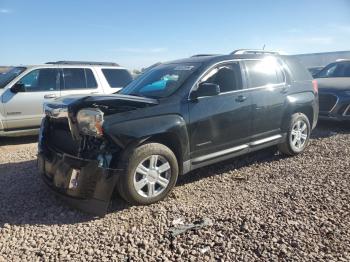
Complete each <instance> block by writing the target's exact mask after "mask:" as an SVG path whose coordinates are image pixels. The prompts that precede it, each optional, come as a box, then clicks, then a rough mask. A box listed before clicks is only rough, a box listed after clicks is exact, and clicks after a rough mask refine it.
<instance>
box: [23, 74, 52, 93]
mask: <svg viewBox="0 0 350 262" xmlns="http://www.w3.org/2000/svg"><path fill="white" fill-rule="evenodd" d="M18 83H20V84H23V85H24V91H25V92H44V91H55V90H57V89H58V70H57V69H53V68H43V69H37V70H33V71H31V72H30V73H28V74H27V75H25V76H24V77H22V78H21V80H19V81H18Z"/></svg>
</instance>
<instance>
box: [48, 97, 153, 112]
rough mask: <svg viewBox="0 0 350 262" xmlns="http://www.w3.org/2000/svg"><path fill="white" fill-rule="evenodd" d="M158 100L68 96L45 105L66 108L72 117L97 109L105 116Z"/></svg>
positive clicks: (141, 106) (151, 103)
mask: <svg viewBox="0 0 350 262" xmlns="http://www.w3.org/2000/svg"><path fill="white" fill-rule="evenodd" d="M157 104H158V100H156V99H152V98H146V97H138V96H130V95H120V94H113V95H93V96H87V95H70V96H63V97H60V98H57V99H55V100H53V101H52V102H49V103H46V105H47V106H49V107H51V108H68V110H69V111H70V112H72V113H73V114H74V115H75V114H76V113H77V111H78V110H80V109H81V108H87V107H93V108H99V109H100V110H102V111H103V112H104V113H105V114H106V115H108V114H113V113H121V112H126V111H131V110H134V109H138V108H144V107H147V106H152V105H157Z"/></svg>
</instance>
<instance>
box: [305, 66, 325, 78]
mask: <svg viewBox="0 0 350 262" xmlns="http://www.w3.org/2000/svg"><path fill="white" fill-rule="evenodd" d="M322 69H323V66H316V67H310V68H308V70H309V72H310V74H311V75H312V77H313V78H315V76H317V74H318V73H319V72H320V71H321V70H322Z"/></svg>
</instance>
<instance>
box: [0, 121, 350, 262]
mask: <svg viewBox="0 0 350 262" xmlns="http://www.w3.org/2000/svg"><path fill="white" fill-rule="evenodd" d="M21 143H24V144H21ZM0 145H1V146H0V261H10V260H12V261H13V260H15V261H16V260H17V261H25V260H27V261H35V260H38V261H43V260H45V261H46V260H82V259H84V260H87V261H92V260H102V261H109V260H115V261H121V260H128V259H129V260H132V261H147V260H149V261H156V260H157V261H161V260H164V261H167V260H178V261H180V260H190V261H213V260H225V261H229V260H242V261H254V260H259V261H260V260H269V261H270V260H294V261H305V260H313V261H322V260H323V261H332V260H333V261H350V214H349V211H350V204H349V200H350V190H349V188H350V178H349V175H350V171H349V170H350V126H349V125H345V124H342V125H340V124H336V125H335V124H334V125H333V124H322V125H321V127H319V128H318V129H317V130H315V132H314V134H313V139H312V140H311V144H310V146H309V148H308V149H307V152H305V153H304V154H303V155H301V156H297V157H293V158H284V157H282V156H280V155H279V154H273V153H272V152H271V150H265V151H262V152H259V153H255V154H252V155H249V156H245V157H241V158H239V159H235V160H230V161H226V162H224V163H220V164H216V165H213V166H210V167H208V168H203V169H200V170H197V171H195V172H192V173H191V174H189V175H187V176H185V177H182V178H181V179H180V180H179V182H178V186H177V187H176V188H175V190H174V191H173V193H172V194H171V195H170V197H168V198H167V200H166V201H163V202H161V203H157V204H154V205H151V206H147V207H135V206H128V205H127V204H126V203H125V202H123V201H122V200H120V199H116V201H115V202H114V204H113V206H112V210H111V212H110V213H109V214H107V215H106V216H105V217H104V218H97V219H96V218H93V217H90V216H88V215H86V214H83V213H80V212H79V211H76V210H74V209H71V208H69V207H68V206H67V205H66V204H65V203H63V202H62V201H61V200H60V199H58V198H56V197H55V196H54V195H53V194H51V192H50V191H49V190H48V189H47V188H46V187H45V186H44V184H43V183H42V182H41V180H40V179H39V177H38V176H37V171H36V168H35V155H36V144H35V139H33V138H26V139H23V138H19V139H0ZM202 218H208V219H210V220H211V221H212V222H213V225H210V226H205V227H203V228H199V229H197V230H195V231H188V232H186V233H184V234H181V235H179V236H177V237H174V238H173V237H171V236H170V234H169V231H168V230H169V228H171V227H172V226H173V221H181V220H182V221H184V223H192V222H194V221H196V220H200V219H202Z"/></svg>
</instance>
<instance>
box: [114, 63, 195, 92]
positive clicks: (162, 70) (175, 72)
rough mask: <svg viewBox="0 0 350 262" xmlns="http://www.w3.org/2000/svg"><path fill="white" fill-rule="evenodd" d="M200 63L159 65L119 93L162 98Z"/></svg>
mask: <svg viewBox="0 0 350 262" xmlns="http://www.w3.org/2000/svg"><path fill="white" fill-rule="evenodd" d="M199 66H200V63H182V64H165V65H159V66H157V67H155V68H153V69H151V70H149V71H147V72H145V73H144V74H143V75H141V76H140V77H139V78H138V79H136V80H135V81H133V82H131V83H130V84H129V85H127V86H126V87H125V88H123V89H122V90H120V92H119V94H123V95H135V96H144V97H150V98H163V97H167V96H170V95H171V94H172V93H174V92H175V91H176V90H177V89H179V87H181V85H182V84H183V83H184V82H185V81H186V79H187V78H188V77H189V76H190V75H191V74H193V73H194V72H195V71H196V70H197V69H198V67H199Z"/></svg>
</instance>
